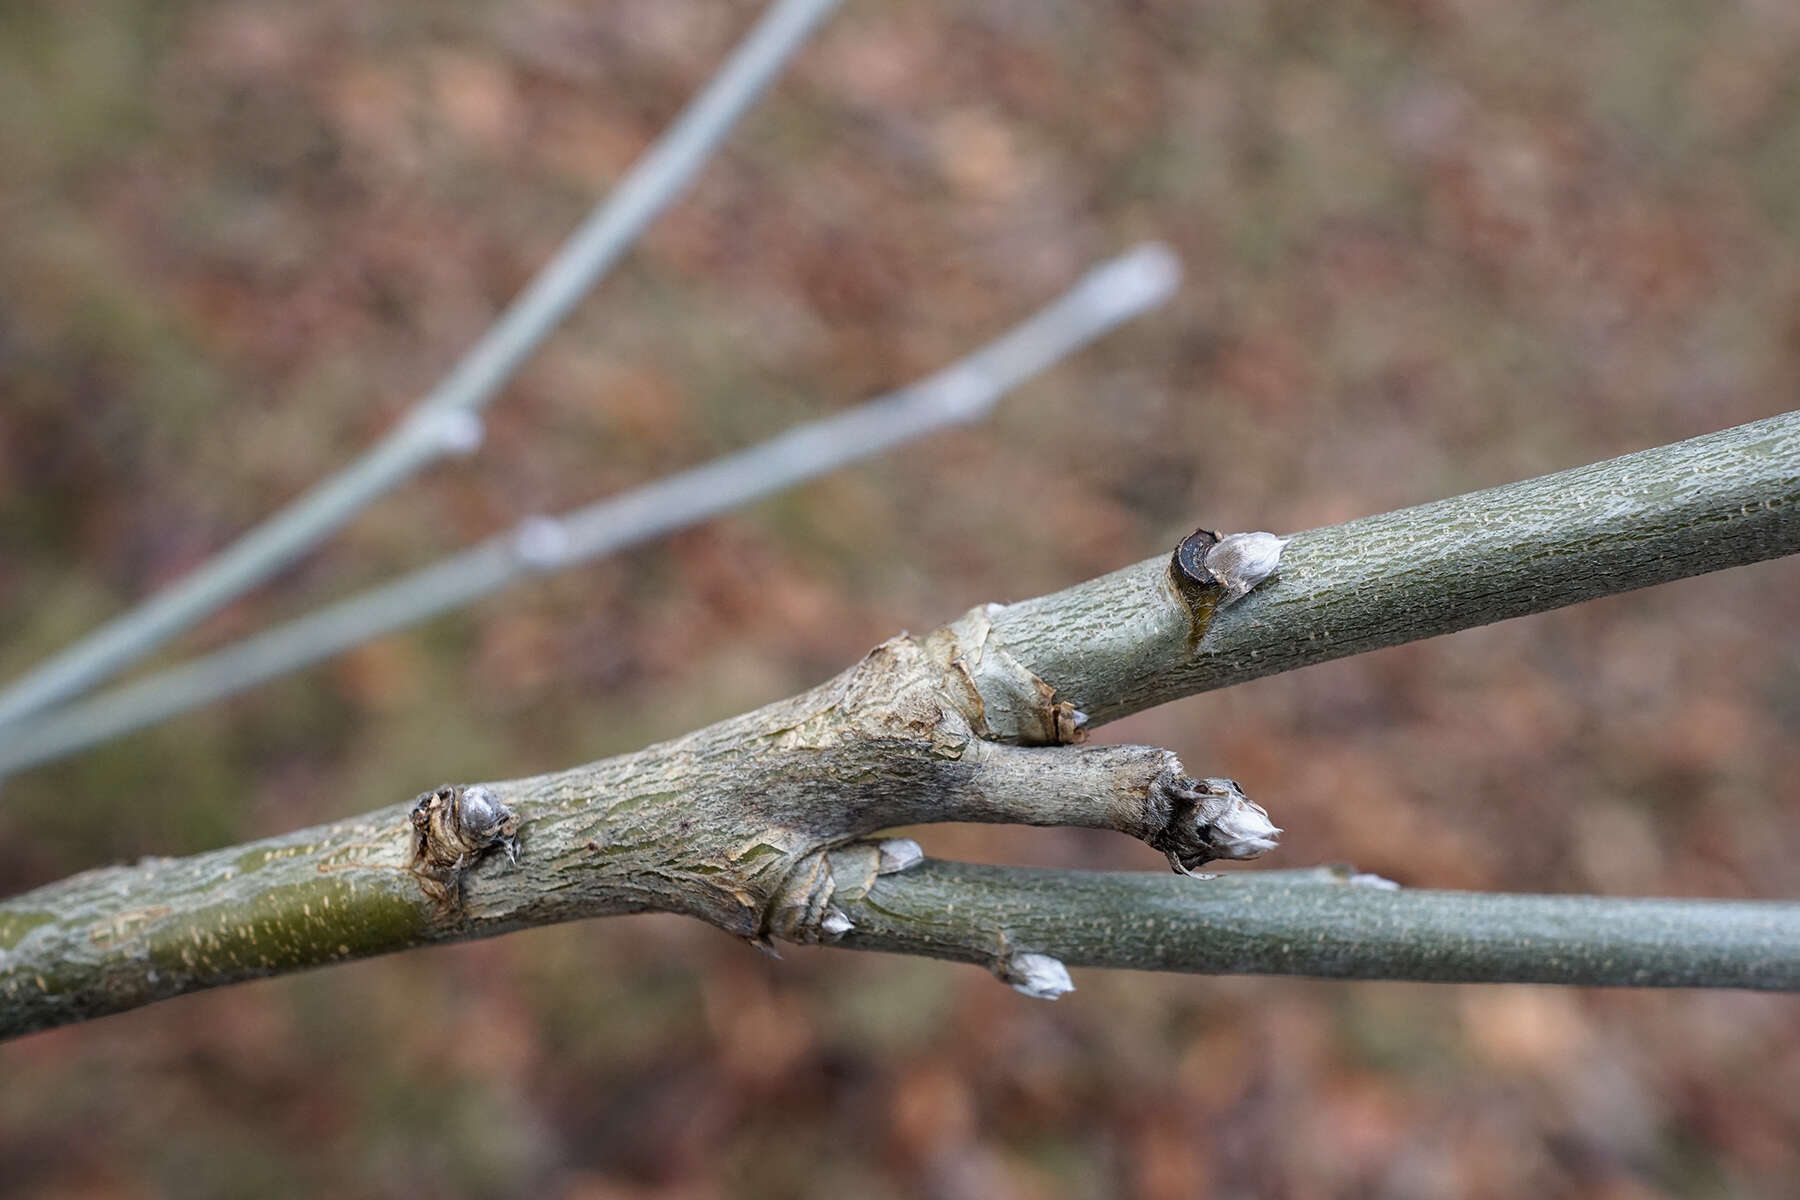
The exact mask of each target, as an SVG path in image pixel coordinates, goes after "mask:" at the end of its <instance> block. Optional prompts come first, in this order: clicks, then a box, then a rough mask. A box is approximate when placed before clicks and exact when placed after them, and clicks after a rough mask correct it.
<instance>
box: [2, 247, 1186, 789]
mask: <svg viewBox="0 0 1800 1200" xmlns="http://www.w3.org/2000/svg"><path fill="white" fill-rule="evenodd" d="M1179 278H1180V265H1179V263H1178V262H1177V261H1176V259H1175V256H1174V254H1173V252H1171V251H1170V250H1169V249H1167V248H1166V247H1164V246H1161V245H1154V244H1152V245H1145V246H1140V247H1138V248H1137V249H1135V250H1132V251H1130V252H1129V253H1127V254H1124V255H1122V256H1121V257H1119V258H1116V259H1114V260H1112V261H1111V262H1108V263H1105V264H1103V265H1101V266H1099V267H1097V268H1095V269H1094V270H1093V271H1091V272H1089V273H1088V274H1087V275H1086V276H1085V277H1083V278H1082V279H1081V280H1080V281H1079V282H1078V283H1076V285H1075V286H1074V287H1073V288H1071V289H1070V290H1069V291H1068V292H1066V293H1064V294H1063V295H1062V296H1061V297H1060V298H1059V299H1057V300H1056V301H1054V302H1053V303H1051V304H1050V305H1049V306H1048V307H1046V308H1044V309H1043V310H1042V311H1040V312H1038V313H1037V314H1036V315H1035V316H1032V317H1031V318H1029V319H1028V320H1026V321H1025V322H1024V323H1023V324H1020V325H1018V326H1016V327H1014V328H1013V329H1012V330H1010V331H1009V332H1007V333H1005V334H1003V335H1002V336H1001V337H1000V338H998V339H996V340H995V341H993V342H991V343H989V344H988V345H987V346H984V347H982V348H981V349H980V350H977V351H976V352H975V353H973V354H971V355H969V356H968V357H967V358H963V359H961V360H959V361H957V362H955V363H953V364H951V365H950V366H949V367H946V368H945V369H943V370H942V371H939V372H938V373H936V374H935V375H932V376H930V377H928V378H926V379H924V380H921V381H920V382H918V383H915V384H913V385H912V386H910V387H907V388H903V389H902V390H900V391H898V392H894V393H892V394H890V395H887V396H883V397H880V398H878V399H875V400H871V401H868V402H867V403H865V404H861V405H858V406H857V407H855V408H852V409H850V410H848V411H846V412H843V413H840V414H838V415H836V416H832V417H827V418H825V419H823V420H819V421H813V422H810V423H808V424H805V425H801V426H799V427H797V428H795V429H791V430H789V431H788V432H786V433H783V434H780V435H778V436H776V437H774V438H771V439H770V440H768V441H766V442H763V443H761V444H760V445H757V446H752V447H750V448H749V449H747V450H741V451H739V452H737V453H735V454H729V455H726V456H725V457H723V458H719V459H716V460H714V461H713V462H710V463H707V464H705V465H704V466H700V467H695V468H693V469H692V470H688V471H683V472H680V473H679V474H675V475H671V476H668V477H666V478H663V479H659V480H657V481H655V482H653V483H650V484H647V485H645V486H644V487H641V488H637V489H636V490H634V491H630V492H627V493H625V494H624V495H621V496H616V497H613V498H611V499H607V500H602V501H599V502H598V503H595V504H591V505H588V506H587V507H585V508H579V509H576V510H575V511H573V512H570V513H567V514H565V515H563V516H561V517H544V516H539V517H530V518H527V519H526V520H524V521H522V522H521V523H520V524H519V525H517V526H516V527H515V528H514V529H512V530H511V531H509V532H507V533H503V534H499V535H497V536H495V537H492V538H489V539H488V540H487V541H484V542H482V543H480V544H479V545H477V546H475V547H473V548H471V549H469V550H465V551H463V552H462V553H460V554H457V555H454V556H453V557H450V558H447V559H445V560H443V561H442V562H439V563H436V564H433V565H432V566H428V567H425V568H423V569H421V570H418V571H415V572H413V573H411V574H409V575H406V576H403V577H402V578H400V579H397V580H395V581H394V582H392V583H389V584H386V585H384V586H382V587H378V588H374V589H372V590H370V591H367V592H364V593H362V594H360V595H357V596H353V597H351V598H349V599H347V600H344V601H341V602H339V603H337V604H334V605H331V606H329V607H327V608H324V609H321V610H320V611H318V612H316V613H314V614H312V615H310V616H307V617H302V618H300V619H299V620H296V621H293V622H290V623H289V624H287V625H283V626H280V627H278V628H276V629H272V630H269V631H268V632H266V633H262V634H259V635H257V636H255V637H251V638H247V639H245V640H244V641H242V642H239V643H237V644H236V645H233V646H228V647H226V648H225V649H222V650H219V651H217V652H215V653H213V654H210V655H207V656H206V657H204V658H200V659H197V660H195V661H194V662H191V663H187V664H185V665H182V666H179V667H175V668H172V669H170V670H168V671H164V672H161V673H160V674H156V675H152V676H149V677H147V678H145V679H142V680H139V681H137V682H135V683H131V684H127V685H125V686H123V687H119V688H115V689H113V690H112V691H110V692H107V693H105V694H104V695H101V696H97V697H95V698H93V699H91V700H88V701H84V702H81V703H78V704H73V705H69V706H68V707H66V708H63V709H60V710H58V711H55V712H51V713H48V714H46V715H44V716H42V717H39V718H37V719H35V720H32V721H28V722H25V723H22V724H17V725H13V726H10V727H7V728H5V729H0V775H4V774H7V773H10V772H13V771H18V770H21V769H23V768H25V767H29V766H32V765H35V764H37V763H42V762H46V761H49V760H51V759H55V758H59V757H62V756H63V755H66V754H70V753H72V752H74V751H76V750H79V749H81V748H83V747H85V746H90V745H93V744H94V743H96V742H100V741H104V740H106V739H107V738H111V737H116V736H118V735H119V734H122V733H126V732H129V731H130V730H133V729H138V728H141V727H143V726H145V725H150V724H153V723H155V722H157V721H161V720H163V719H165V718H167V717H171V716H173V715H175V714H176V713H180V712H184V711H186V710H188V709H190V708H194V707H197V706H199V705H201V704H206V703H209V702H211V701H214V700H218V699H221V698H223V697H225V696H229V695H232V694H233V693H236V692H240V691H243V690H244V689H245V688H248V687H250V686H252V685H254V684H257V683H260V682H262V681H264V680H267V679H272V678H275V677H276V676H279V675H284V674H286V673H288V672H289V671H293V670H296V669H297V668H299V667H302V666H305V665H306V664H308V663H312V662H317V661H318V660H320V659H322V658H327V657H329V656H331V655H333V654H337V653H339V652H341V651H343V650H347V649H349V648H350V647H352V646H356V645H359V644H361V643H362V642H366V641H368V640H369V639H371V638H373V637H377V636H379V635H380V634H383V633H388V632H391V631H393V630H396V629H402V628H405V627H406V626H409V625H413V624H416V623H417V622H419V621H423V620H425V619H426V618H428V617H431V616H435V615H436V614H438V613H442V612H446V611H449V610H450V609H454V608H458V607H461V606H462V605H465V604H468V603H470V602H471V601H473V600H475V599H477V598H479V597H481V596H485V595H487V594H488V593H490V592H493V591H495V590H497V589H499V588H501V587H504V586H506V585H507V584H509V583H511V582H512V581H514V580H515V579H518V578H519V577H520V576H522V575H527V574H531V573H534V572H541V571H549V570H555V569H558V568H561V567H566V566H572V565H574V564H576V563H580V562H585V561H588V560H590V559H594V558H598V557H600V556H602V555H606V554H611V553H613V552H615V551H617V550H621V549H623V548H625V547H627V546H632V545H636V544H638V543H641V542H645V541H648V540H650V539H652V538H656V537H660V536H662V535H664V534H667V533H670V532H673V531H674V530H677V529H681V528H684V527H685V526H688V525H693V524H695V523H697V522H699V521H703V520H706V519H707V518H709V517H714V516H717V515H719V514H720V513H725V512H730V511H731V510H733V509H736V508H740V507H742V506H743V505H745V504H748V503H750V502H751V501H753V500H756V499H757V498H759V497H762V496H766V495H769V494H770V493H772V492H777V491H780V490H782V489H784V488H788V487H792V486H794V485H795V484H797V483H802V482H804V481H806V480H808V479H814V478H817V477H818V476H820V475H824V474H826V473H828V472H830V471H834V470H836V469H838V468H839V467H842V466H844V465H846V464H848V463H851V462H855V461H857V460H858V459H863V458H868V457H870V456H872V455H876V454H880V453H882V452H883V451H886V450H890V449H892V448H893V447H895V446H898V445H901V444H903V443H905V442H909V441H913V440H915V439H917V438H920V437H923V436H925V435H926V434H929V433H932V432H934V431H936V430H939V429H943V428H945V427H946V426H951V425H958V424H965V423H968V422H971V421H975V420H978V419H980V418H981V417H983V416H985V415H986V414H987V412H988V411H989V410H990V409H991V408H992V407H993V406H994V404H995V403H996V402H997V401H998V400H999V399H1000V397H1001V396H1002V395H1004V394H1005V393H1006V392H1007V391H1009V390H1011V389H1012V388H1014V387H1017V386H1018V385H1019V384H1021V383H1023V382H1025V381H1026V380H1027V379H1029V378H1031V377H1032V376H1033V375H1036V374H1038V373H1039V372H1041V371H1043V370H1044V369H1046V368H1047V367H1049V366H1051V365H1052V364H1054V363H1055V362H1057V361H1058V360H1059V359H1061V358H1064V357H1066V356H1067V355H1069V354H1070V353H1072V352H1074V351H1075V350H1078V349H1080V348H1081V347H1082V346H1084V345H1086V344H1087V343H1088V342H1090V341H1092V340H1093V339H1094V338H1096V337H1099V336H1100V335H1101V334H1103V333H1105V332H1106V331H1107V330H1109V329H1112V328H1114V327H1115V326H1117V325H1118V324H1120V323H1121V322H1123V321H1126V320H1129V319H1130V318H1132V317H1134V316H1136V315H1138V314H1140V313H1142V312H1144V311H1145V310H1146V309H1149V308H1152V307H1154V306H1155V305H1157V304H1160V303H1161V302H1162V301H1164V300H1165V299H1167V298H1168V297H1169V296H1170V295H1171V294H1172V293H1173V291H1174V289H1175V286H1176V284H1177V282H1178V281H1179Z"/></svg>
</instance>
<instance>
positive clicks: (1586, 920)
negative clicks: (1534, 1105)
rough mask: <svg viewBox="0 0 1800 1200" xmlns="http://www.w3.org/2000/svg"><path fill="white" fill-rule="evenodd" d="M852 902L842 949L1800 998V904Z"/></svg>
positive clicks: (1291, 893) (1266, 876) (1065, 898)
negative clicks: (1012, 954)
mask: <svg viewBox="0 0 1800 1200" xmlns="http://www.w3.org/2000/svg"><path fill="white" fill-rule="evenodd" d="M1052 895H1053V896H1055V897H1056V903H1055V904H1054V905H1047V904H1046V903H1045V902H1044V900H1045V897H1046V896H1052ZM843 906H844V911H845V913H846V914H847V915H848V916H849V918H850V920H851V921H853V922H854V923H855V926H856V928H855V929H854V930H853V931H852V932H850V933H848V934H846V935H845V936H844V938H843V940H842V941H841V942H840V943H839V944H840V945H843V946H847V947H850V948H852V949H856V950H887V951H893V952H896V953H901V954H923V955H928V956H930V957H932V958H949V959H957V960H960V961H964V962H974V963H980V964H982V965H984V966H986V965H991V964H993V963H994V962H995V961H997V959H999V958H1000V957H1001V956H1002V955H1003V954H1004V953H1005V952H1006V951H1007V950H1009V949H1029V950H1031V951H1034V952H1036V953H1040V954H1047V955H1051V956H1053V957H1055V958H1058V959H1060V960H1062V961H1063V962H1065V963H1068V964H1069V965H1070V966H1080V967H1129V968H1135V969H1138V970H1152V971H1195V972H1204V973H1206V974H1213V975H1245V974H1261V975H1316V976H1324V977H1328V978H1333V979H1415V980H1426V981H1431V982H1436V983H1485V982H1493V981H1505V982H1510V983H1565V984H1586V985H1590V986H1621V987H1734V988H1758V989H1763V990H1771V991H1775V990H1781V991H1793V990H1800V904H1783V903H1772V902H1756V901H1728V900H1642V899H1613V898H1608V897H1599V896H1523V895H1489V894H1482V893H1472V892H1436V891H1424V890H1412V889H1400V888H1394V887H1392V886H1391V885H1387V884H1386V883H1385V881H1380V880H1375V879H1373V878H1371V877H1369V876H1358V875H1355V874H1353V873H1351V872H1349V871H1346V870H1337V869H1332V868H1318V869H1315V870H1310V871H1246V872H1237V873H1233V874H1230V875H1225V876H1222V877H1220V878H1218V879H1215V880H1210V881H1206V882H1203V883H1200V884H1195V883H1194V882H1193V881H1191V880H1185V879H1182V878H1180V877H1179V876H1173V875H1151V874H1144V873H1136V874H1123V873H1117V872H1095V871H1080V872H1071V871H1046V870H1040V869H1033V868H1023V867H987V866H974V865H970V864H966V863H943V862H927V863H925V864H923V865H922V866H921V867H919V868H918V869H916V870H912V871H908V872H906V873H904V874H900V875H893V876H885V877H882V878H881V879H878V880H877V881H876V882H875V885H874V887H873V889H872V890H871V891H870V892H869V894H868V895H867V896H866V897H864V898H860V899H857V900H854V901H852V900H846V901H844V902H843ZM1001 934H1004V937H1005V940H1004V943H1003V942H1002V941H1001Z"/></svg>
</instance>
